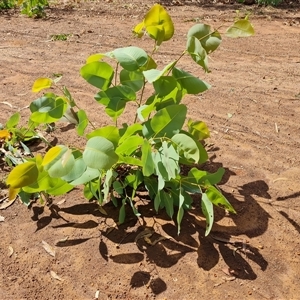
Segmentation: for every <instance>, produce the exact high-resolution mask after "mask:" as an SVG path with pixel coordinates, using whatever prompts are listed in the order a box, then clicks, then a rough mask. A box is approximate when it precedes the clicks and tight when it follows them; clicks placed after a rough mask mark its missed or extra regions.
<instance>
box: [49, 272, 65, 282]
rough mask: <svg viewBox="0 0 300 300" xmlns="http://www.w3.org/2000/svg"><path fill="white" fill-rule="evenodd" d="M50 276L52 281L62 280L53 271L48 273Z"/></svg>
mask: <svg viewBox="0 0 300 300" xmlns="http://www.w3.org/2000/svg"><path fill="white" fill-rule="evenodd" d="M50 275H51V277H52V278H54V279H56V280H59V281H63V279H62V278H61V277H60V276H58V275H57V274H56V273H55V272H54V271H52V270H51V271H50Z"/></svg>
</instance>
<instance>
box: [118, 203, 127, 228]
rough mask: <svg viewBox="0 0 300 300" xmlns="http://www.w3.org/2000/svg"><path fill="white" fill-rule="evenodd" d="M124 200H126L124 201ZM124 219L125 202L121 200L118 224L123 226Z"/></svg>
mask: <svg viewBox="0 0 300 300" xmlns="http://www.w3.org/2000/svg"><path fill="white" fill-rule="evenodd" d="M125 200H126V199H125ZM125 217H126V211H125V201H124V200H123V204H122V206H121V208H120V211H119V224H123V223H124V221H125Z"/></svg>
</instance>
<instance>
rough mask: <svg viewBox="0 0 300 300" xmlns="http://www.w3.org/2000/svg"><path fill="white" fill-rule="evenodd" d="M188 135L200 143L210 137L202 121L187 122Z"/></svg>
mask: <svg viewBox="0 0 300 300" xmlns="http://www.w3.org/2000/svg"><path fill="white" fill-rule="evenodd" d="M188 130H189V133H190V134H191V135H192V136H193V137H194V138H195V139H196V140H198V141H202V140H204V139H207V138H209V137H210V132H209V129H208V127H207V125H206V124H205V123H204V122H202V121H192V120H191V119H190V120H189V121H188Z"/></svg>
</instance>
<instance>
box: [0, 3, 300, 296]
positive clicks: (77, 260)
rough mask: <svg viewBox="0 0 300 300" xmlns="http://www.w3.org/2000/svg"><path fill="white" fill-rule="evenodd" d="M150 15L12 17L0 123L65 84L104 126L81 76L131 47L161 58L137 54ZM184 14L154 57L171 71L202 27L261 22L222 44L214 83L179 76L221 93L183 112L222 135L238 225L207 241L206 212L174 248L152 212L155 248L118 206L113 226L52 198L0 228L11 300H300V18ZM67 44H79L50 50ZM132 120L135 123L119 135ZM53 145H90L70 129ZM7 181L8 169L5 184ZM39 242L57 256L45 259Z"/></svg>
mask: <svg viewBox="0 0 300 300" xmlns="http://www.w3.org/2000/svg"><path fill="white" fill-rule="evenodd" d="M152 4H153V3H152V2H151V1H143V2H142V3H139V2H137V1H131V2H130V3H127V2H124V1H112V2H106V1H92V2H83V3H79V4H76V3H75V4H73V8H71V7H70V5H69V6H68V7H67V8H64V6H63V5H59V4H57V6H55V7H52V8H51V9H50V10H48V11H47V13H48V18H46V19H45V20H35V19H29V18H27V17H24V16H20V15H19V14H18V12H8V13H7V12H6V13H4V12H1V14H0V41H1V43H0V87H1V88H0V107H1V111H2V114H1V117H0V122H1V123H5V120H7V118H8V117H9V116H10V115H11V114H12V113H14V112H15V111H20V112H21V115H22V118H23V120H26V117H28V115H29V111H28V108H27V106H28V104H29V103H30V102H31V101H32V100H34V97H35V95H33V94H32V93H31V91H30V90H31V86H32V83H33V82H34V80H35V79H36V78H38V77H45V76H51V75H52V74H53V73H62V74H63V76H64V77H63V80H62V83H63V84H64V85H66V86H67V87H68V88H69V90H70V91H71V92H72V94H73V96H74V98H75V99H76V100H77V102H79V103H80V105H81V107H82V108H83V109H85V110H86V111H87V114H88V116H89V118H90V119H91V120H92V121H93V122H94V123H95V124H96V125H97V126H100V125H102V124H107V122H108V120H107V118H106V117H105V116H104V114H103V113H102V111H101V107H98V106H97V104H95V102H94V100H93V95H94V93H95V90H94V89H92V88H90V87H89V86H88V85H87V84H86V83H85V82H84V80H83V79H82V78H81V77H80V76H79V69H80V67H81V66H82V65H83V64H84V61H85V58H86V57H88V56H89V55H90V54H92V53H97V52H104V51H109V50H112V49H114V48H116V47H123V46H128V45H138V46H140V47H143V48H145V49H147V50H151V47H152V43H151V42H150V41H149V39H146V38H145V39H142V40H138V41H137V40H135V39H134V38H133V37H132V35H131V29H132V27H133V26H134V25H135V24H136V23H138V21H139V20H141V19H142V17H143V16H144V14H145V12H146V11H147V10H148V9H149V7H150V6H151V5H152ZM166 4H168V3H166ZM169 4H170V3H169ZM173 4H174V5H168V6H167V9H168V11H169V13H170V15H171V16H172V19H173V21H174V24H175V35H174V37H173V38H172V40H171V41H169V42H167V43H165V44H163V45H162V46H161V48H160V50H159V52H158V53H157V54H156V56H155V58H156V60H157V61H158V63H159V65H160V66H164V65H166V63H168V62H170V61H171V60H173V59H175V58H176V57H178V54H179V53H181V51H182V50H183V49H184V47H185V36H186V33H187V31H188V29H189V28H190V27H191V26H192V25H193V24H194V22H195V21H197V20H199V21H200V22H205V23H208V24H210V25H212V26H214V27H217V26H219V25H221V24H223V23H225V24H227V23H228V25H229V23H230V22H231V21H232V20H233V18H234V17H235V10H236V9H239V10H240V13H241V14H245V13H246V10H247V11H251V12H252V14H251V22H252V23H253V25H254V27H255V30H256V35H255V36H254V37H251V38H248V39H228V38H226V37H224V39H223V42H222V44H221V47H220V49H219V50H218V51H216V52H215V53H213V55H212V56H211V60H210V68H211V71H212V72H211V73H209V74H204V73H203V72H202V70H201V69H200V68H198V67H197V65H195V64H194V63H193V62H192V61H191V60H190V59H188V58H183V60H182V61H181V62H180V64H181V65H182V66H183V67H184V68H185V69H186V70H187V71H189V72H192V73H193V74H196V75H197V76H199V77H200V78H202V79H204V80H206V81H207V82H209V83H210V84H211V85H212V89H211V90H209V91H208V92H206V93H205V94H203V95H198V96H189V97H187V98H186V99H185V100H184V101H185V103H186V104H187V105H188V109H189V117H191V118H194V119H201V120H203V121H205V122H206V123H207V125H208V127H209V128H210V130H211V138H210V139H209V141H208V146H209V156H210V161H209V163H207V165H206V167H207V168H208V169H209V170H215V169H216V168H218V167H220V166H223V167H224V168H225V169H226V174H225V177H224V180H223V182H222V184H221V185H220V188H221V189H222V191H223V192H224V194H225V195H226V196H227V198H228V199H229V201H230V202H231V203H232V204H233V206H234V207H235V209H236V210H237V212H238V214H237V215H235V216H232V215H227V214H225V213H224V212H223V211H221V210H218V209H217V210H216V224H215V225H214V227H213V233H212V235H211V236H209V237H204V228H205V221H204V219H203V216H202V215H201V214H200V208H199V206H197V205H195V207H194V209H193V210H192V211H191V212H189V213H186V214H185V217H184V220H183V224H182V233H181V234H180V235H179V236H177V234H176V232H177V229H176V227H175V225H174V224H173V223H172V222H171V221H169V219H168V218H167V217H166V215H165V214H163V213H160V214H158V215H156V216H155V218H154V219H153V218H152V217H151V216H150V215H149V208H147V207H145V208H143V207H142V208H141V211H142V213H143V215H144V216H145V217H144V220H145V223H146V225H147V226H148V227H152V226H153V228H154V230H155V232H152V234H151V235H149V236H148V238H149V239H150V240H151V241H152V242H153V241H155V240H157V239H159V238H161V237H165V238H162V239H161V240H160V241H159V242H157V243H154V242H153V243H152V244H151V243H150V244H149V243H147V242H146V241H147V239H145V238H143V232H144V227H142V226H141V225H140V224H139V223H138V222H137V220H136V219H135V218H134V217H129V219H128V221H127V223H125V224H123V225H122V226H119V227H118V228H117V227H114V226H115V220H117V218H118V212H116V211H115V210H114V209H113V207H112V206H110V205H109V204H108V205H107V207H106V208H105V209H106V210H107V212H108V213H109V216H110V217H109V218H106V217H105V216H104V215H103V214H102V213H101V212H100V211H99V210H98V209H97V206H96V204H94V203H88V202H86V200H85V199H84V198H83V196H82V194H81V191H80V190H75V191H73V192H71V193H70V194H68V195H66V196H65V197H61V198H54V199H53V204H52V205H51V206H50V207H49V206H45V207H41V206H39V205H38V204H33V205H32V207H31V208H30V209H28V208H27V207H25V206H24V205H22V204H21V203H19V202H18V201H15V203H14V204H13V205H11V206H10V207H8V208H7V209H5V210H1V211H0V215H1V216H3V217H4V218H5V219H4V221H3V222H1V223H0V228H1V239H0V262H1V272H0V299H3V300H6V299H24V300H25V299H26V300H31V299H51V300H52V299H94V298H95V297H96V298H97V299H299V270H300V240H299V232H300V204H299V203H300V160H299V154H300V123H299V119H300V52H299V49H300V26H299V21H300V12H299V6H297V5H294V6H292V7H290V8H287V7H283V8H276V9H275V8H259V7H255V6H247V7H246V6H245V7H243V6H237V5H232V4H222V3H216V4H206V5H201V4H199V3H198V4H197V2H184V3H179V2H178V3H173ZM179 4H181V5H179ZM62 33H65V34H71V36H70V37H69V38H68V40H67V41H53V40H51V36H52V35H54V34H62ZM6 102H8V103H10V104H11V106H12V107H11V106H9V105H7V103H6ZM130 118H132V113H131V111H130V110H128V111H126V112H125V114H124V117H123V120H122V121H123V122H126V120H129V119H130ZM24 122H25V121H24ZM46 138H47V139H48V140H50V141H55V142H57V143H67V144H70V145H77V146H80V145H83V143H84V141H83V139H81V138H79V137H77V136H76V135H75V133H74V132H73V130H72V129H70V128H69V127H68V126H66V124H64V123H60V124H58V125H57V128H56V130H55V131H54V132H53V133H50V134H48V135H47V136H46ZM38 147H39V146H37V149H36V150H38V151H40V152H41V153H44V151H45V149H44V148H43V146H42V145H41V147H40V148H38ZM7 172H8V169H7V167H6V166H5V165H3V164H2V165H1V178H2V179H4V178H5V176H6V175H7ZM2 194H3V195H5V194H6V190H5V189H3V190H2ZM147 211H148V213H147ZM42 241H45V242H46V243H47V244H48V245H50V246H49V247H50V248H49V247H48V246H47V247H48V248H47V249H48V253H47V251H45V249H44V248H43V245H44V246H45V245H47V244H43V243H42ZM148 241H149V240H148ZM51 251H55V256H51V255H49V252H50V253H51ZM52 254H53V253H52Z"/></svg>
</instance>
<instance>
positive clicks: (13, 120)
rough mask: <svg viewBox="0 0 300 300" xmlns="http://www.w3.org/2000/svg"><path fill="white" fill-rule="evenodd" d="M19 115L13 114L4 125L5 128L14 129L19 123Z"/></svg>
mask: <svg viewBox="0 0 300 300" xmlns="http://www.w3.org/2000/svg"><path fill="white" fill-rule="evenodd" d="M20 116H21V115H20V113H19V112H17V113H15V114H13V115H12V116H11V117H10V118H9V119H8V121H7V122H6V123H5V128H8V129H9V128H13V127H16V126H17V125H18V124H19V121H20Z"/></svg>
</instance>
